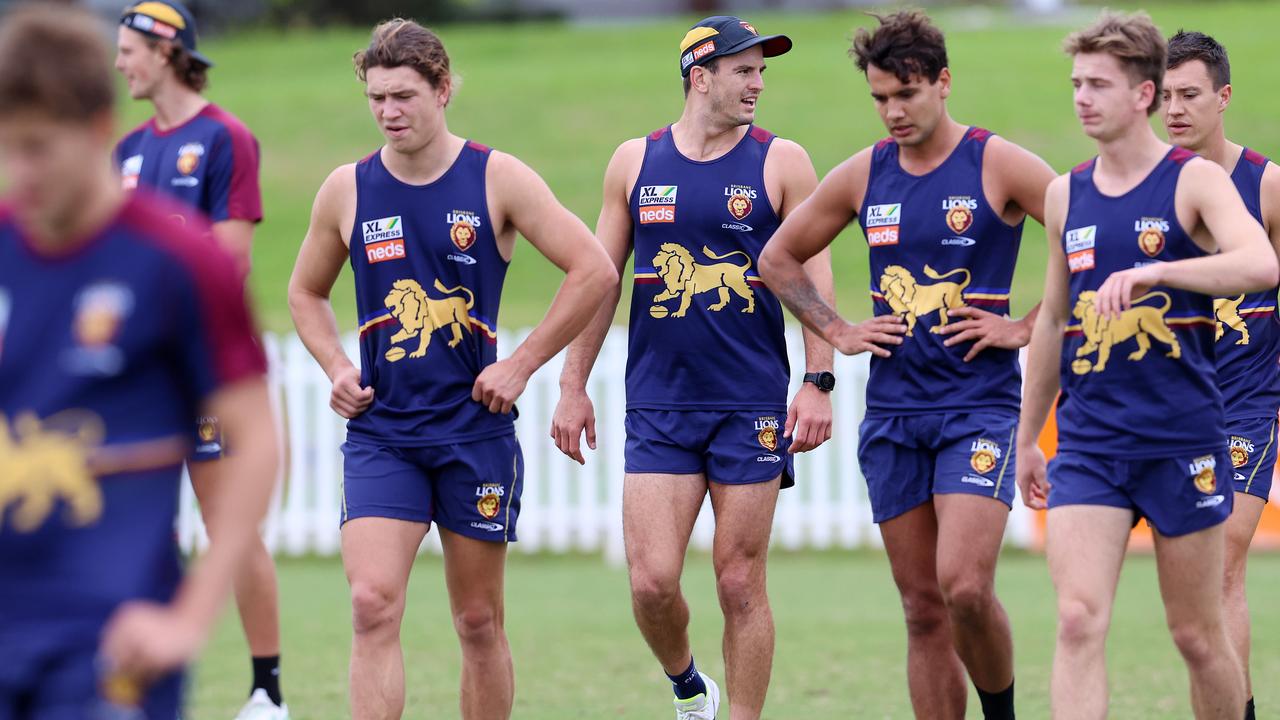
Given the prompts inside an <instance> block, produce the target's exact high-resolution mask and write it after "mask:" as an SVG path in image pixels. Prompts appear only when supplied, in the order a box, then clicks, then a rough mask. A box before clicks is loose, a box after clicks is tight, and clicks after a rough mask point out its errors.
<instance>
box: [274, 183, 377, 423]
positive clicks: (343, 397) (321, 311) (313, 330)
mask: <svg viewBox="0 0 1280 720" xmlns="http://www.w3.org/2000/svg"><path fill="white" fill-rule="evenodd" d="M355 178H356V176H355V166H354V165H343V166H342V167H340V168H338V169H337V170H334V171H333V172H332V173H331V174H330V175H329V177H328V178H326V179H325V181H324V184H323V185H321V186H320V190H319V192H317V193H316V199H315V204H314V205H313V206H312V208H311V224H310V226H309V227H308V228H307V234H306V237H304V238H303V240H302V247H301V248H300V249H299V250H298V259H297V261H296V262H295V263H294V266H293V275H292V276H291V277H290V278H289V312H290V314H291V315H292V316H293V324H294V326H295V327H296V328H297V330H298V337H300V338H302V342H303V344H304V345H306V346H307V350H308V351H310V352H311V356H312V357H314V358H315V359H316V362H318V363H320V367H321V368H323V369H324V372H325V375H327V376H328V377H329V381H330V382H331V383H333V389H332V391H331V392H330V395H329V407H331V408H333V410H334V412H336V413H338V414H339V415H341V416H342V417H344V418H347V419H350V418H353V417H355V416H357V415H359V414H360V413H362V412H364V411H365V409H367V408H368V407H369V404H370V403H372V402H373V388H367V387H361V385H360V369H359V368H357V367H356V366H355V365H354V364H352V362H351V359H350V358H348V357H347V354H346V352H345V351H344V350H343V349H342V339H341V338H340V337H339V336H338V320H337V318H336V317H335V316H334V314H333V305H332V304H330V302H329V293H330V291H332V290H333V283H334V282H335V281H336V280H337V279H338V273H339V272H340V271H341V270H342V266H343V265H344V264H346V262H347V243H348V242H350V238H349V237H344V229H345V230H346V231H347V232H349V229H350V228H351V226H352V224H353V223H354V222H355V197H356V188H355V183H356V180H355Z"/></svg>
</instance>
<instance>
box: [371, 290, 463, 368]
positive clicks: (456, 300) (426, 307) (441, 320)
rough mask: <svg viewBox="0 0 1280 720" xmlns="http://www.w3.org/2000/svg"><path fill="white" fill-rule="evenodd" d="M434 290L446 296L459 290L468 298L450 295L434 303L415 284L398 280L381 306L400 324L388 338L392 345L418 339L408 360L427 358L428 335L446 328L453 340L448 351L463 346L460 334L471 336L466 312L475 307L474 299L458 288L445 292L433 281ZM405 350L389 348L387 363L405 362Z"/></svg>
mask: <svg viewBox="0 0 1280 720" xmlns="http://www.w3.org/2000/svg"><path fill="white" fill-rule="evenodd" d="M435 289H436V290H438V291H440V292H441V293H444V294H445V295H447V296H448V295H449V294H450V293H456V292H458V291H459V290H461V291H462V292H464V293H466V294H467V297H466V299H465V300H464V299H463V298H462V297H460V296H457V295H453V296H449V297H444V298H440V299H436V298H433V297H430V296H428V295H427V293H426V291H425V290H423V289H422V286H421V285H419V284H418V281H417V280H410V279H403V280H397V281H395V282H394V283H392V285H391V292H389V293H387V298H386V300H385V301H383V302H384V304H385V305H386V306H387V309H388V310H390V311H391V316H392V317H394V318H395V319H396V320H398V321H399V322H400V331H399V332H397V333H396V334H395V335H392V336H391V342H392V344H393V345H394V344H395V343H402V342H404V341H406V340H411V339H413V338H415V337H416V338H418V347H417V349H416V350H414V351H413V352H411V353H409V357H411V358H420V357H423V356H424V355H426V354H427V346H428V345H430V344H431V333H433V332H435V331H436V330H443V329H445V328H449V329H451V330H452V331H453V337H452V338H451V339H450V340H449V347H451V348H452V347H457V346H458V343H460V342H462V331H463V330H466V331H467V332H468V333H469V332H471V317H470V315H469V314H468V312H467V311H469V310H470V309H471V308H472V307H473V306H475V301H476V296H475V294H474V293H472V292H471V291H470V290H468V289H467V288H465V287H463V286H462V285H459V286H457V287H451V288H446V287H445V286H444V283H442V282H440V281H439V280H436V282H435ZM404 356H405V352H404V348H398V347H392V348H391V349H389V350H387V355H386V357H387V359H388V360H390V361H391V362H396V361H397V360H400V359H402V358H404Z"/></svg>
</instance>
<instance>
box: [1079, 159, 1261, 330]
mask: <svg viewBox="0 0 1280 720" xmlns="http://www.w3.org/2000/svg"><path fill="white" fill-rule="evenodd" d="M1175 203H1176V208H1177V213H1178V222H1180V223H1181V224H1182V226H1183V227H1184V228H1187V229H1188V230H1189V231H1190V235H1191V237H1192V238H1193V239H1194V240H1195V242H1196V244H1197V245H1199V246H1200V247H1201V249H1203V250H1205V251H1206V252H1209V253H1213V254H1211V255H1207V256H1205V257H1198V258H1190V259H1186V260H1177V261H1174V262H1163V263H1153V264H1151V265H1144V266H1143V267H1140V268H1134V269H1132V270H1124V271H1121V272H1117V273H1112V274H1111V275H1110V276H1109V277H1108V278H1107V279H1106V281H1105V282H1103V283H1102V287H1100V288H1098V295H1097V299H1096V301H1095V302H1096V303H1097V308H1098V312H1099V314H1101V315H1102V316H1104V317H1119V316H1120V313H1121V312H1123V311H1124V310H1127V309H1129V306H1130V304H1131V303H1132V301H1133V298H1135V297H1137V296H1139V295H1142V294H1143V293H1145V292H1147V291H1148V290H1149V289H1151V288H1152V287H1153V286H1155V285H1167V286H1169V287H1173V288H1178V289H1181V290H1190V291H1192V292H1198V293H1203V294H1205V295H1214V296H1223V295H1238V294H1240V293H1248V292H1258V291H1260V290H1266V289H1267V288H1271V287H1275V285H1276V278H1277V274H1278V269H1277V262H1276V253H1275V250H1274V248H1272V247H1271V244H1270V242H1269V239H1268V238H1267V235H1266V233H1265V232H1264V231H1263V229H1262V226H1261V225H1259V224H1258V221H1257V220H1254V219H1253V216H1252V215H1250V214H1249V211H1248V210H1247V209H1246V208H1245V206H1244V201H1243V200H1241V199H1240V194H1239V193H1238V192H1236V189H1235V186H1234V185H1233V184H1232V183H1231V178H1230V177H1229V176H1228V175H1227V173H1226V171H1225V170H1223V169H1222V168H1221V167H1219V166H1218V165H1217V164H1216V163H1213V162H1210V161H1208V160H1205V159H1203V158H1198V157H1197V158H1193V159H1191V160H1188V161H1187V164H1186V167H1184V168H1183V169H1182V174H1181V176H1179V178H1178V189H1177V192H1176V195H1175ZM1215 251H1216V252H1215Z"/></svg>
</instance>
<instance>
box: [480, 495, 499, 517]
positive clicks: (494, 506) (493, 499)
mask: <svg viewBox="0 0 1280 720" xmlns="http://www.w3.org/2000/svg"><path fill="white" fill-rule="evenodd" d="M501 506H502V501H501V500H499V499H498V496H497V495H485V496H483V497H481V498H480V499H479V500H477V501H476V509H477V510H479V511H480V514H481V515H483V516H484V518H485V519H486V520H492V519H494V518H496V517H498V510H500V509H501Z"/></svg>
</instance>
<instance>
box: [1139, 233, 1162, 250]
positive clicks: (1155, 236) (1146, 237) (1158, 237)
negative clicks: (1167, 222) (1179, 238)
mask: <svg viewBox="0 0 1280 720" xmlns="http://www.w3.org/2000/svg"><path fill="white" fill-rule="evenodd" d="M1138 247H1139V248H1141V249H1142V252H1144V253H1146V254H1147V255H1149V256H1151V257H1155V256H1157V255H1159V254H1160V252H1161V251H1162V250H1164V233H1162V232H1160V228H1153V227H1149V228H1147V229H1146V230H1143V231H1142V232H1140V233H1138Z"/></svg>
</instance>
